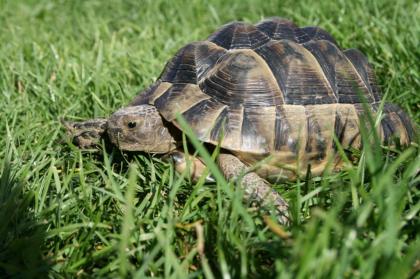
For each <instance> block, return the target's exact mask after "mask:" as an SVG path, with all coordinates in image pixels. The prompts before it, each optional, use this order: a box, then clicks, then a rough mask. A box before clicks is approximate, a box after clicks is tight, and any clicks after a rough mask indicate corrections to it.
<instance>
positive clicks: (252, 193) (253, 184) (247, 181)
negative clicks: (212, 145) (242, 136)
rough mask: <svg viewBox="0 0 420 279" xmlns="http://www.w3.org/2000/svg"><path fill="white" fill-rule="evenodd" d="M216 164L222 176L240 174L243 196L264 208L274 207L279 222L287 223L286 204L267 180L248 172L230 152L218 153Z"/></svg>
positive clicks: (234, 176) (228, 177) (238, 175)
mask: <svg viewBox="0 0 420 279" xmlns="http://www.w3.org/2000/svg"><path fill="white" fill-rule="evenodd" d="M218 164H219V167H220V169H221V171H222V172H223V174H224V176H225V177H226V178H227V179H228V180H231V179H237V178H238V177H240V176H241V175H243V174H245V175H243V177H242V181H241V183H240V185H241V186H242V188H243V190H244V198H245V199H246V200H249V201H256V202H257V203H258V204H259V206H261V207H262V208H264V209H270V208H271V207H274V208H275V209H276V211H277V212H276V213H277V215H278V216H279V217H278V221H279V222H280V223H281V224H284V225H286V224H288V223H289V217H288V216H289V215H288V208H289V206H288V204H287V202H286V201H285V200H284V199H283V198H282V197H281V196H280V194H279V193H277V192H276V191H275V190H273V189H272V188H271V186H270V184H269V183H268V182H266V181H265V180H264V179H262V178H261V177H259V176H258V175H257V174H256V173H255V172H248V173H247V169H248V167H247V166H246V165H245V164H244V163H242V162H241V160H239V159H238V158H237V157H235V156H234V155H232V154H220V155H219V159H218Z"/></svg>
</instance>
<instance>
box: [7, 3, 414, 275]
mask: <svg viewBox="0 0 420 279" xmlns="http://www.w3.org/2000/svg"><path fill="white" fill-rule="evenodd" d="M273 15H277V16H282V17H286V18H290V19H293V20H294V21H295V22H296V23H298V24H299V25H320V26H322V27H323V28H325V29H327V30H328V31H330V32H331V33H332V34H333V35H334V36H335V38H336V39H337V41H338V42H339V43H340V44H341V46H342V47H344V48H351V47H354V48H359V49H361V50H362V51H363V52H364V53H366V54H367V56H368V57H369V60H370V61H371V63H372V64H373V65H374V67H375V70H376V73H377V76H378V79H379V84H380V85H381V88H382V91H383V95H386V98H387V100H388V101H391V102H394V103H397V104H399V105H400V106H401V107H402V108H403V109H404V110H405V111H407V112H408V114H409V115H410V116H411V117H412V119H413V120H414V122H416V123H420V109H419V108H420V107H419V104H420V95H419V93H418V88H420V78H419V73H420V69H419V63H418V58H419V57H420V53H419V47H418V37H419V34H420V22H419V18H420V17H419V15H420V6H419V4H418V3H417V2H415V1H386V0H383V1H379V0H378V1H337V2H334V3H333V2H331V1H323V2H321V1H319V2H314V1H287V0H286V1H278V2H276V1H257V0H255V1H252V0H249V1H245V0H241V1H232V2H229V3H227V1H189V2H188V4H187V3H186V2H183V1H167V2H164V1H157V0H154V1H141V2H140V1H122V0H115V1H95V0H92V1H47V0H37V1H35V0H34V1H29V0H28V1H6V0H0V42H1V44H0V92H1V98H2V99H1V100H2V101H1V102H0V119H1V121H0V131H1V137H0V146H1V147H2V148H1V150H0V277H1V278H9V277H11V278H30V277H32V278H47V277H50V278H69V277H81V278H90V277H100V278H116V277H120V278H123V277H127V278H149V277H165V278H170V277H171V278H186V277H192V278H195V277H198V278H203V277H206V278H221V277H223V278H239V277H243V278H245V277H250V278H258V277H259V278H266V277H279V278H308V277H311V278H397V277H398V278H418V276H420V275H419V274H420V273H419V272H420V254H419V251H420V240H419V234H418V232H419V230H420V223H419V219H420V217H419V211H420V202H419V197H420V190H419V187H418V186H419V184H420V183H419V182H420V181H419V180H420V178H419V175H418V171H419V169H420V160H419V148H418V147H415V146H414V147H411V148H409V149H407V150H405V151H404V150H402V151H396V152H391V151H389V150H387V149H381V148H380V147H379V146H378V145H377V144H373V145H366V146H365V148H364V149H363V150H362V151H361V152H360V154H358V156H359V158H360V160H359V162H358V163H357V164H356V165H355V166H354V167H352V168H350V169H349V170H348V171H346V172H341V173H336V174H331V175H328V176H325V177H323V178H316V177H315V178H311V177H309V179H306V180H302V181H297V182H289V183H283V184H279V185H275V186H274V187H275V189H277V190H278V191H279V192H281V193H282V194H283V195H284V196H285V197H286V198H287V199H288V200H289V201H290V204H291V205H292V210H291V213H292V216H293V224H292V225H291V226H290V227H287V228H282V227H279V226H278V225H277V224H276V223H275V222H274V221H270V219H266V220H265V221H264V220H263V219H262V217H261V216H260V215H259V214H258V212H255V211H253V210H250V209H248V208H247V207H246V206H244V205H243V204H242V202H241V198H240V195H239V194H238V190H237V187H236V188H235V187H233V185H232V184H227V183H226V182H224V181H223V179H219V180H218V183H215V184H203V183H202V182H198V183H192V182H190V181H188V179H184V178H182V177H181V176H179V175H177V174H175V173H174V170H173V168H172V167H171V166H170V165H167V164H165V163H162V162H161V161H160V160H159V159H158V158H155V157H153V156H150V155H141V154H135V155H127V154H120V153H119V152H118V151H117V150H109V152H106V151H103V152H100V153H99V154H94V153H89V152H82V151H80V150H77V149H76V148H74V147H73V146H71V145H69V144H67V143H63V142H62V140H63V139H64V138H65V135H64V130H63V129H62V127H61V126H60V124H59V121H58V119H59V117H61V116H65V117H66V118H68V119H76V120H78V119H87V118H92V117H98V116H106V115H108V114H110V113H111V112H112V111H114V110H115V109H117V108H119V107H121V106H124V105H125V104H127V103H128V102H129V101H130V100H131V99H132V98H133V96H135V92H137V91H138V90H140V89H142V88H145V87H146V86H148V85H149V84H150V83H151V82H153V80H154V79H156V77H157V76H158V75H159V73H160V71H161V70H162V69H163V66H164V63H165V62H166V61H167V60H168V59H169V58H170V57H171V56H172V55H173V54H174V53H175V52H176V50H177V49H179V48H180V47H182V46H183V45H184V44H186V43H188V42H190V41H196V40H202V39H204V38H206V36H208V35H209V34H210V33H211V32H212V31H214V30H215V29H216V28H217V27H218V26H220V25H221V24H223V23H226V22H228V21H231V20H245V21H249V22H256V21H258V20H260V19H261V18H264V17H267V16H273Z"/></svg>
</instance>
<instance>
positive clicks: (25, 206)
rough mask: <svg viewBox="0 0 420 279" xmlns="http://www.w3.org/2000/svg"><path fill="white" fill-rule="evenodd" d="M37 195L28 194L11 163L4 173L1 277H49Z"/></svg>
mask: <svg viewBox="0 0 420 279" xmlns="http://www.w3.org/2000/svg"><path fill="white" fill-rule="evenodd" d="M34 196H35V195H34V193H33V192H30V191H26V190H25V189H24V188H23V185H22V183H20V182H19V180H18V179H17V178H16V177H15V176H14V174H13V171H12V169H11V166H10V164H9V162H8V161H7V160H5V162H4V164H3V169H2V171H1V174H0V278H47V276H48V272H49V269H50V265H49V261H48V259H47V258H46V257H45V256H44V255H43V251H45V249H44V239H45V238H44V236H45V228H44V226H43V225H41V224H40V223H39V222H38V221H37V220H36V217H35V214H34V212H33V205H34V201H35V198H34Z"/></svg>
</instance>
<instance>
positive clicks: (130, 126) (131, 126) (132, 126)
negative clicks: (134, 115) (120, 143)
mask: <svg viewBox="0 0 420 279" xmlns="http://www.w3.org/2000/svg"><path fill="white" fill-rule="evenodd" d="M127 126H128V128H130V129H133V128H135V127H136V126H137V123H136V122H132V121H130V122H128V124H127Z"/></svg>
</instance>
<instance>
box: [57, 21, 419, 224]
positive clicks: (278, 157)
mask: <svg viewBox="0 0 420 279" xmlns="http://www.w3.org/2000/svg"><path fill="white" fill-rule="evenodd" d="M364 103H366V104H368V106H369V107H370V109H371V111H372V112H373V113H374V114H375V113H377V112H379V111H380V110H379V108H380V103H381V99H380V89H379V87H378V85H377V82H376V80H375V75H374V73H373V70H372V67H371V66H370V64H369V63H368V60H367V58H366V57H365V56H364V55H363V54H362V53H361V52H360V51H358V50H356V49H347V50H342V49H341V48H340V47H339V45H338V44H337V42H336V41H335V40H334V38H333V37H332V36H331V35H330V34H329V33H328V32H327V31H325V30H323V29H321V28H319V27H303V28H299V27H298V26H297V25H295V24H294V23H293V22H292V21H289V20H286V19H282V18H277V17H275V18H268V19H265V20H263V21H261V22H259V23H257V24H256V25H252V24H249V23H245V22H231V23H228V24H226V25H224V26H222V27H221V28H220V29H218V30H217V31H216V32H214V33H213V34H212V35H210V36H209V37H208V39H207V40H205V41H199V42H193V43H190V44H187V45H186V46H184V47H183V48H181V49H180V50H179V51H178V52H177V53H176V55H175V56H174V57H173V58H172V59H171V60H170V61H169V62H168V63H167V64H166V66H165V68H164V70H163V72H162V73H161V75H160V77H159V78H158V79H157V80H156V82H155V83H153V84H152V85H151V86H150V87H149V88H148V89H146V90H144V91H143V92H141V93H140V94H138V96H137V97H135V99H134V100H133V101H132V102H131V103H130V104H129V105H128V106H127V107H124V108H121V109H119V110H117V111H116V112H115V113H113V114H112V115H111V116H110V117H109V118H107V119H105V118H100V119H93V120H88V121H85V122H78V123H74V122H66V123H65V126H66V127H67V130H68V132H69V134H70V135H71V136H72V137H73V142H74V143H75V144H76V145H78V146H80V147H81V148H86V147H91V146H92V145H96V144H98V142H99V140H100V139H101V138H104V137H105V138H106V137H107V138H109V140H110V141H111V142H112V144H114V145H115V146H116V147H118V148H119V149H121V150H127V151H143V152H148V153H153V154H169V156H170V157H172V158H173V159H174V163H175V166H176V168H177V170H179V171H182V170H184V169H185V166H186V163H185V156H186V155H185V154H184V153H183V152H182V148H180V146H182V144H181V145H180V138H179V132H180V131H182V129H181V126H180V124H179V121H178V119H179V118H177V115H180V116H181V117H183V118H184V119H185V121H186V122H187V123H188V124H189V126H190V127H191V128H192V131H193V132H194V133H195V135H196V137H197V138H198V139H199V140H201V141H202V142H203V143H206V144H207V146H215V145H220V147H221V151H220V154H219V155H218V160H217V161H218V165H219V167H220V170H221V171H222V173H223V174H224V175H225V176H226V178H227V179H233V178H235V177H238V176H240V175H241V174H242V175H243V174H244V173H243V172H244V170H248V171H247V172H246V174H245V175H244V176H243V177H242V183H241V185H242V187H243V189H244V196H245V198H247V199H250V200H254V201H257V202H259V203H260V204H261V205H262V207H264V206H268V204H270V205H274V208H275V209H276V210H277V211H278V212H279V213H280V214H279V215H280V216H282V217H281V221H282V222H287V207H288V206H287V203H286V201H285V200H284V199H283V198H282V197H281V196H280V195H279V194H278V193H277V192H276V191H274V190H273V189H272V188H271V187H270V184H269V182H268V181H270V180H272V179H273V178H275V179H276V178H279V177H280V178H283V179H295V178H296V177H297V176H299V175H302V174H304V173H305V172H306V171H307V169H308V166H309V165H310V166H311V169H310V170H311V173H312V174H313V175H320V174H322V173H323V171H324V170H325V169H326V167H327V166H328V165H331V164H332V168H333V169H335V170H339V169H340V168H341V165H342V163H341V160H340V157H339V156H338V155H337V154H338V152H337V145H336V141H335V140H334V137H335V138H336V140H337V141H338V142H339V143H340V145H341V146H342V147H343V148H345V149H348V148H355V149H360V148H361V145H362V141H361V131H360V128H359V127H360V125H359V124H360V123H359V122H360V119H361V118H362V116H363V114H364V109H363V104H364ZM376 130H377V132H378V134H379V137H380V139H381V142H382V143H384V144H388V143H391V142H393V141H394V138H395V137H397V139H398V140H399V143H400V144H402V145H408V144H410V142H411V141H412V140H413V137H414V135H415V131H414V127H413V124H412V123H411V121H410V119H409V118H408V116H407V115H406V114H405V113H404V112H403V111H402V110H401V109H400V108H398V107H397V106H395V105H393V104H385V105H384V106H383V110H382V118H381V121H380V123H379V125H378V126H377V128H376ZM261 160H263V161H262V162H261V163H259V167H258V168H254V169H248V168H249V167H250V166H253V165H255V164H256V163H257V162H260V161H261ZM192 166H193V171H192V172H191V173H192V176H193V177H195V178H197V177H199V176H200V175H201V174H202V172H203V169H204V167H205V166H204V164H203V162H202V161H201V160H200V158H194V159H193V164H192Z"/></svg>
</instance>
